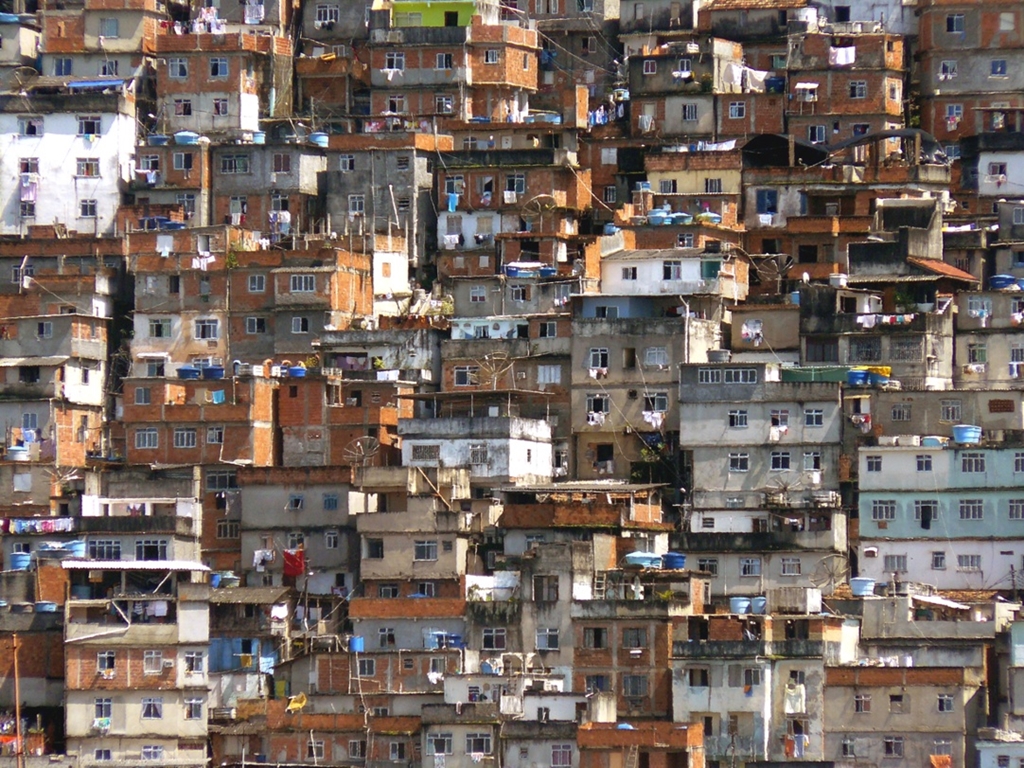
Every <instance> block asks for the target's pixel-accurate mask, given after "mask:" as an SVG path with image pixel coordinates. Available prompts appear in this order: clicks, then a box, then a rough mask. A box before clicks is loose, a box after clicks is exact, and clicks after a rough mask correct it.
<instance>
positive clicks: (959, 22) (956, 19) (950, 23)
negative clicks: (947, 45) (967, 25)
mask: <svg viewBox="0 0 1024 768" xmlns="http://www.w3.org/2000/svg"><path fill="white" fill-rule="evenodd" d="M946 31H947V32H963V31H964V15H963V14H962V13H950V14H947V15H946Z"/></svg>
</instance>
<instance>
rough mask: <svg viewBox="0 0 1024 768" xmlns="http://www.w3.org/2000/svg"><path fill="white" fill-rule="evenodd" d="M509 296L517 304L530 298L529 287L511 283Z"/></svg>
mask: <svg viewBox="0 0 1024 768" xmlns="http://www.w3.org/2000/svg"><path fill="white" fill-rule="evenodd" d="M509 298H510V299H511V300H512V301H514V302H516V303H517V304H522V303H523V302H526V301H529V300H530V288H529V286H526V285H513V286H510V287H509Z"/></svg>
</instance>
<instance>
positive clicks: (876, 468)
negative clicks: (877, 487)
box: [866, 456, 882, 472]
mask: <svg viewBox="0 0 1024 768" xmlns="http://www.w3.org/2000/svg"><path fill="white" fill-rule="evenodd" d="M866 464H867V470H868V472H881V471H882V457H881V456H868V457H867V458H866Z"/></svg>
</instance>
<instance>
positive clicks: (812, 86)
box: [796, 83, 819, 91]
mask: <svg viewBox="0 0 1024 768" xmlns="http://www.w3.org/2000/svg"><path fill="white" fill-rule="evenodd" d="M818 85H819V84H818V83H797V84H796V89H797V90H798V91H801V90H803V91H814V90H817V88H818Z"/></svg>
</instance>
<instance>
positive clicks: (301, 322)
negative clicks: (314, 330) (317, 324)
mask: <svg viewBox="0 0 1024 768" xmlns="http://www.w3.org/2000/svg"><path fill="white" fill-rule="evenodd" d="M292 333H309V318H308V317H293V318H292Z"/></svg>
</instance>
